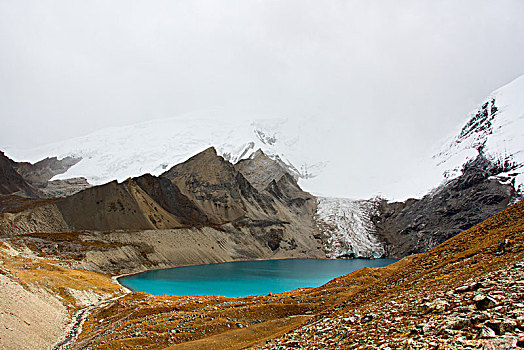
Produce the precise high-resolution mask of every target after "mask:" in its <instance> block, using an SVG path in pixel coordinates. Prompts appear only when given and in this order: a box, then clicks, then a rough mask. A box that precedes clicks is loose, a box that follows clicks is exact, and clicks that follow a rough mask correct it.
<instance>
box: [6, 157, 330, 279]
mask: <svg viewBox="0 0 524 350" xmlns="http://www.w3.org/2000/svg"><path fill="white" fill-rule="evenodd" d="M268 163H273V164H274V165H275V166H277V167H278V166H279V165H278V163H276V162H274V161H273V160H271V159H270V158H268V157H267V156H266V155H265V154H264V153H263V152H257V153H256V155H255V156H254V157H252V158H250V159H249V160H244V161H243V162H242V163H241V164H238V165H236V166H235V165H233V164H231V163H229V162H228V161H226V160H224V158H223V157H221V156H219V155H218V154H217V152H216V150H215V149H214V148H212V147H211V148H208V149H206V150H204V151H202V152H201V153H199V154H197V155H195V156H193V157H191V158H190V159H188V160H187V161H185V162H183V163H181V164H178V165H176V166H174V167H172V168H171V169H169V170H168V171H166V172H165V173H163V174H161V175H160V176H152V175H150V174H145V175H142V176H139V177H134V178H129V179H127V180H125V181H123V182H121V183H118V182H117V181H112V182H109V183H107V184H104V185H100V186H93V187H90V188H87V189H84V190H82V191H80V192H77V193H75V194H73V195H70V196H67V197H65V198H55V199H49V200H39V201H37V202H36V203H35V202H30V203H32V205H29V206H28V205H27V204H25V206H22V207H16V208H14V210H13V208H11V209H9V206H7V205H5V204H4V205H3V207H4V208H6V207H7V209H4V211H5V213H4V214H0V229H1V231H2V233H3V234H4V235H5V234H7V235H19V234H28V233H38V232H83V234H84V235H85V237H89V238H86V239H94V238H93V237H94V236H97V232H126V233H129V234H128V235H125V238H123V237H124V234H122V235H118V234H117V235H116V238H114V239H115V240H117V241H118V242H119V243H118V244H124V243H122V240H124V239H125V240H129V242H128V241H126V243H125V244H128V243H129V244H131V245H132V246H133V248H132V249H134V250H136V249H138V250H140V253H136V252H135V253H133V254H139V255H140V254H141V256H145V255H147V254H151V252H156V253H158V250H159V249H160V248H159V246H160V245H163V246H162V249H166V247H172V250H171V251H170V252H169V254H174V253H173V252H174V249H186V250H188V251H190V250H191V249H197V247H198V248H199V249H202V251H201V252H199V253H198V255H199V256H200V257H199V258H197V259H196V261H195V260H194V258H188V261H185V260H184V262H183V263H186V264H187V263H193V264H194V263H203V262H217V261H227V260H234V259H239V258H242V259H253V258H261V257H264V258H269V257H295V255H296V254H298V256H300V257H325V255H324V252H323V249H322V243H321V241H320V240H319V239H318V235H317V234H316V233H317V231H316V225H315V223H314V220H313V213H314V211H315V207H316V201H315V200H314V197H313V196H311V195H310V194H309V193H307V192H304V191H302V190H301V189H300V187H299V186H298V184H297V183H296V180H295V179H294V178H293V177H292V176H291V175H289V174H288V173H287V172H286V171H285V169H281V170H280V171H275V172H273V173H271V175H270V176H269V177H268V176H267V174H268V173H267V172H263V174H264V176H265V178H264V181H262V182H261V181H260V179H259V177H260V176H261V175H260V173H259V171H255V170H256V169H258V170H260V171H261V170H263V169H262V168H261V167H260V164H268ZM249 169H251V171H248V170H249ZM252 183H254V184H255V185H256V187H255V186H254V185H252ZM9 200H12V196H6V197H3V202H4V203H5V202H9ZM28 201H29V200H28ZM24 203H25V202H24ZM89 232H91V233H89ZM133 232H135V234H133ZM144 232H147V233H144ZM141 234H143V235H144V237H147V238H148V240H151V241H152V243H151V246H150V247H149V248H147V249H145V248H144V247H145V245H140V246H138V245H137V244H135V243H137V242H136V240H137V239H138V238H137V237H139V236H140V235H141ZM169 235H171V239H170V238H169ZM183 235H190V236H191V237H192V239H193V240H194V241H195V242H193V243H188V242H187V241H186V242H183V243H182V245H178V243H175V241H174V240H173V239H174V238H173V237H175V236H176V237H178V238H180V237H181V236H183ZM207 235H211V236H213V237H214V239H213V241H214V242H215V243H217V242H219V243H218V244H219V247H220V249H221V250H220V251H218V250H215V246H213V245H212V244H211V245H209V246H208V244H207V243H206V241H205V239H206V238H204V237H203V236H206V237H207ZM224 235H225V236H226V237H227V239H225V240H221V239H220V237H221V236H224ZM157 236H159V237H160V236H161V238H158V239H156V238H152V237H157ZM109 237H110V236H109V235H106V236H104V237H103V238H102V237H98V236H97V238H96V239H101V240H105V241H107V240H108V239H110V238H109ZM199 237H200V238H199ZM315 237H317V238H315ZM200 239H201V241H199V240H200ZM229 240H231V242H230V244H231V246H232V247H228V246H227V244H226V243H225V241H228V242H229ZM175 245H178V246H176V247H175ZM200 247H201V248H200ZM144 249H145V250H144ZM156 253H153V255H154V254H156ZM214 253H216V254H218V256H217V257H216V260H213V259H212V260H210V261H208V260H206V259H205V256H206V255H209V256H210V257H213V254H214ZM122 254H124V255H125V256H123V257H122V259H124V260H125V261H127V262H126V263H122V265H126V264H128V262H129V261H131V260H133V256H128V255H129V252H127V251H126V252H123V253H122ZM133 254H131V255H133ZM166 254H167V253H166ZM149 258H151V256H149V257H148V258H146V260H147V259H149ZM164 258H165V256H163V257H162V259H164ZM103 259H105V260H109V258H108V257H107V254H106V256H105V257H104V258H103ZM159 259H160V258H159ZM199 259H200V260H199ZM202 259H203V260H202ZM95 260H96V259H95ZM153 260H154V259H153ZM164 260H165V261H164V263H166V264H169V259H167V258H165V259H164ZM201 260H202V261H201ZM103 263H104V262H102V264H103ZM147 263H151V261H148V262H147ZM171 263H172V264H175V262H171ZM177 263H178V264H180V262H179V261H178V262H177ZM96 264H100V261H98V260H97V262H96ZM152 264H153V266H156V265H155V263H152ZM97 266H98V265H97ZM150 267H151V266H149V265H147V266H146V267H144V268H150ZM98 268H99V269H100V268H101V267H100V266H99V267H98ZM102 269H103V268H102ZM111 271H113V270H111Z"/></svg>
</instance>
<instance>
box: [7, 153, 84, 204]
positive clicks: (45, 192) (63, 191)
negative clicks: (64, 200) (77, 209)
mask: <svg viewBox="0 0 524 350" xmlns="http://www.w3.org/2000/svg"><path fill="white" fill-rule="evenodd" d="M80 160H81V158H73V157H65V158H64V159H60V160H59V159H57V158H56V157H53V158H46V159H43V160H41V161H39V162H36V163H35V164H31V163H28V162H20V163H18V162H15V161H13V160H12V159H10V158H8V157H7V156H6V155H5V154H4V153H3V152H0V194H14V195H20V196H23V197H33V198H36V197H47V198H55V197H66V196H68V195H71V194H73V193H76V192H78V191H81V190H83V189H85V188H88V187H89V186H90V185H89V183H88V182H87V180H86V179H85V178H74V179H67V180H54V181H49V180H50V179H51V178H52V177H53V176H55V175H57V174H61V173H64V172H66V171H67V170H68V169H69V168H70V167H72V166H73V165H75V164H76V163H78V162H79V161H80Z"/></svg>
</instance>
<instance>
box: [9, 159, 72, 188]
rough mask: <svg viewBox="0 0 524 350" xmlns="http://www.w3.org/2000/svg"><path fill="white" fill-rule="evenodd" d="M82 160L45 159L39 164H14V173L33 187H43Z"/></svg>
mask: <svg viewBox="0 0 524 350" xmlns="http://www.w3.org/2000/svg"><path fill="white" fill-rule="evenodd" d="M81 160H82V158H75V157H65V158H62V159H58V158H57V157H47V158H45V159H42V160H41V161H39V162H36V163H34V164H31V163H29V162H15V165H14V167H15V169H16V171H17V172H18V173H19V174H20V175H22V177H23V178H24V179H25V180H26V181H27V182H29V183H31V184H32V185H34V186H39V187H45V186H46V184H47V182H48V181H49V180H51V178H52V177H53V176H55V175H58V174H62V173H65V172H66V171H67V170H69V168H71V167H72V166H73V165H75V164H77V163H78V162H79V161H81Z"/></svg>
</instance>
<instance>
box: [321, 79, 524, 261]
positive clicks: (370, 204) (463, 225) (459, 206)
mask: <svg viewBox="0 0 524 350" xmlns="http://www.w3.org/2000/svg"><path fill="white" fill-rule="evenodd" d="M523 101H524V76H522V77H519V78H517V79H516V80H514V81H513V82H511V83H509V84H508V85H506V86H504V87H502V88H500V89H498V90H496V91H494V92H493V93H492V94H490V96H488V97H487V98H486V100H485V102H484V103H482V104H481V105H480V106H479V108H478V109H476V110H475V111H474V112H473V113H471V116H470V119H469V120H468V121H467V122H466V123H465V125H464V126H463V127H461V128H460V130H459V131H458V132H457V135H456V136H455V137H453V138H452V139H451V140H450V141H449V142H447V143H446V144H444V145H443V146H442V147H441V151H440V152H438V153H437V154H436V155H435V156H434V157H433V161H434V162H435V167H436V169H438V170H439V171H441V172H442V175H443V177H442V179H443V180H442V182H441V184H440V185H438V186H436V187H435V188H434V189H432V190H431V191H429V190H428V192H427V193H426V194H425V195H424V196H423V197H422V198H412V199H408V200H406V201H404V202H394V201H388V200H387V199H380V198H373V199H370V200H368V201H352V200H347V199H339V200H337V199H329V200H320V205H319V211H318V212H317V216H316V220H317V223H318V225H319V226H320V227H322V230H323V231H327V232H329V234H328V235H327V237H325V240H327V241H329V243H328V244H327V246H328V252H329V253H328V254H329V255H330V256H344V255H345V254H348V255H349V256H352V255H354V252H366V253H365V254H367V255H370V254H372V252H383V254H384V255H385V256H389V257H403V256H406V255H409V254H416V253H423V252H426V251H428V250H429V249H431V248H433V247H435V246H437V245H438V244H440V243H442V242H444V241H445V240H447V239H449V238H451V237H453V236H454V235H456V234H458V233H460V232H462V231H464V230H466V229H468V228H470V227H472V226H474V225H476V224H478V223H479V222H481V221H483V220H486V219H487V218H489V217H491V216H493V215H495V214H496V213H498V212H499V211H501V210H503V209H504V208H506V207H507V206H508V205H510V204H512V203H514V202H515V201H518V200H520V199H521V198H522V196H523V194H524V193H523V189H524V187H523V186H524V185H523V181H524V175H523V172H524V147H523V145H524V102H523ZM327 205H329V206H330V207H331V208H332V209H331V210H327V209H326V206H327ZM342 208H344V209H343V210H342ZM348 217H350V218H351V219H349V220H348ZM359 255H361V254H360V253H359V254H357V256H359Z"/></svg>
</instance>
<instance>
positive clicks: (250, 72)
mask: <svg viewBox="0 0 524 350" xmlns="http://www.w3.org/2000/svg"><path fill="white" fill-rule="evenodd" d="M523 73H524V1H522V0H513V1H511V0H499V1H491V0H469V1H468V0H463V1H456V0H452V1H447V0H438V1H437V0H435V1H422V0H413V1H406V0H396V1H371V0H362V1H340V0H332V1H308V0H296V1H295V0H292V1H282V0H280V1H272V0H264V1H262V0H259V1H253V0H238V1H236V0H222V1H198V0H191V1H172V0H165V1H159V0H155V1H152V0H147V1H130V0H118V1H108V0H103V1H78V0H61V1H52V0H36V1H26V0H0V149H4V148H6V147H11V148H12V147H14V148H32V147H35V146H38V145H41V144H46V143H50V142H53V141H57V140H62V139H66V138H70V137H75V136H80V135H85V134H87V133H90V132H92V131H95V130H98V129H100V128H104V127H108V126H118V125H126V124H133V123H137V122H141V121H145V120H149V119H157V118H166V117H170V116H176V115H178V114H182V113H187V112H190V111H194V110H205V109H213V108H220V109H221V110H223V111H226V112H224V114H223V118H228V115H233V114H234V115H239V114H240V115H245V116H246V117H249V116H251V115H261V114H263V115H272V116H280V117H287V118H294V119H295V118H296V119H302V118H303V119H304V120H307V119H308V118H309V119H310V118H312V117H313V118H325V120H326V123H332V124H333V134H332V137H331V139H330V140H322V139H318V140H312V141H313V142H318V145H319V146H318V147H324V148H326V149H327V151H329V152H330V154H331V157H332V158H333V159H340V160H341V163H344V164H346V165H344V166H342V167H340V168H339V172H340V174H341V175H340V176H341V177H343V176H350V177H351V176H354V177H357V178H356V180H355V181H351V182H357V183H358V184H359V185H358V186H359V187H360V188H362V184H364V186H365V185H366V181H368V180H369V186H370V189H371V188H373V189H374V188H375V187H376V186H375V185H374V183H373V181H375V182H376V181H378V182H382V183H384V182H387V181H388V180H387V176H388V173H392V174H395V173H396V174H398V173H402V172H409V171H410V169H412V168H413V162H414V160H415V159H419V158H421V157H422V156H426V155H427V154H429V153H430V152H431V151H432V150H433V147H434V146H435V145H438V144H439V142H440V140H442V139H443V138H445V137H446V136H449V135H450V133H452V132H454V131H455V130H456V129H457V128H458V127H459V126H460V124H462V123H463V122H464V120H465V119H466V118H467V116H468V113H469V112H470V111H471V110H472V109H473V108H475V106H476V105H477V104H479V103H480V102H481V101H482V99H483V98H484V97H485V96H486V95H487V94H489V93H490V92H491V91H492V90H494V89H496V88H498V87H500V86H502V85H504V84H506V83H507V82H509V81H510V80H512V79H514V78H516V77H517V76H519V75H521V74H523ZM227 111H231V114H229V113H228V112H227ZM239 111H240V112H239ZM355 169H357V170H358V171H357V170H355ZM362 170H366V171H362ZM359 172H360V174H361V175H358V174H359ZM362 174H366V175H362ZM370 174H371V175H370ZM358 176H360V177H361V178H358ZM367 178H369V179H368V180H366V179H367ZM373 178H375V180H373ZM377 178H379V180H376V179H377ZM345 181H347V180H345ZM341 183H344V181H342V180H341ZM376 188H378V187H376ZM325 192H329V193H331V192H332V191H329V190H327V191H325Z"/></svg>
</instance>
